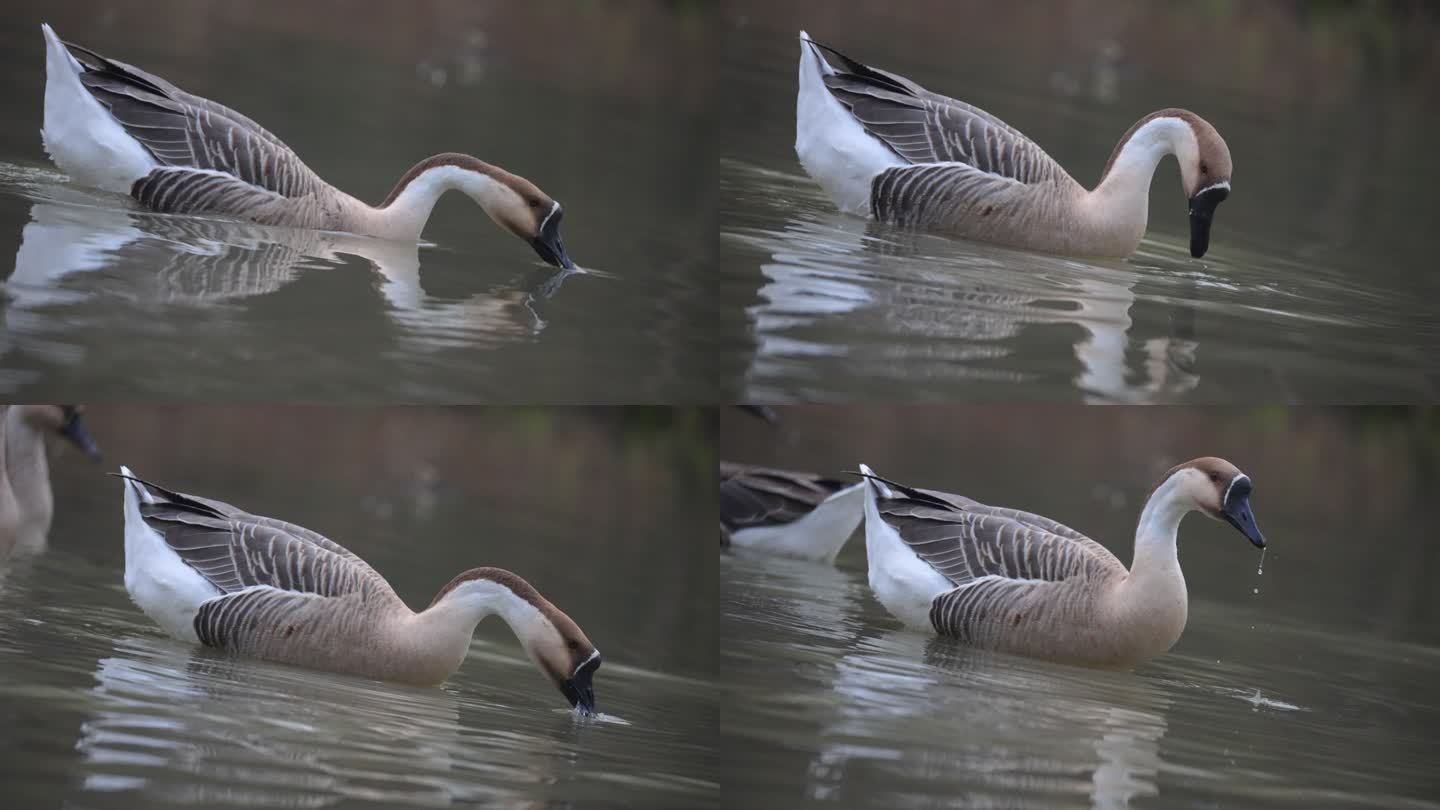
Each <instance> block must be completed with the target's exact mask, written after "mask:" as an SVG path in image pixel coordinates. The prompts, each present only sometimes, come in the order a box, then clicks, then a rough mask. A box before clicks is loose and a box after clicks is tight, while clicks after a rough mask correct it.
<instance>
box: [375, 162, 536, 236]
mask: <svg viewBox="0 0 1440 810" xmlns="http://www.w3.org/2000/svg"><path fill="white" fill-rule="evenodd" d="M470 161H471V162H467V164H466V165H464V166H461V165H457V164H455V163H444V162H435V161H434V159H431V160H427V161H422V162H421V163H419V164H417V165H416V166H415V167H414V168H412V169H411V170H410V171H409V172H406V174H405V176H404V177H403V178H401V179H400V182H399V183H397V184H396V186H395V189H394V190H393V191H391V192H390V196H389V197H387V198H386V199H385V201H384V202H383V203H381V204H380V206H379V207H378V208H376V209H375V211H376V215H377V217H378V219H379V220H380V223H379V225H380V227H379V228H377V229H376V230H378V231H380V232H381V233H379V234H377V235H382V236H385V237H388V238H394V239H419V238H420V233H421V231H423V230H424V228H425V223H426V222H427V221H429V219H430V214H431V212H432V211H433V210H434V208H435V202H436V200H439V199H440V197H441V196H442V195H444V194H445V192H447V191H461V192H464V193H465V195H466V196H468V197H470V198H471V199H473V200H475V202H476V203H477V204H479V206H480V207H481V208H482V209H484V211H485V213H486V214H488V215H489V216H490V217H491V219H496V214H497V212H499V211H500V210H502V208H503V207H504V205H505V203H506V202H507V201H508V199H509V197H511V196H513V192H511V191H510V189H509V187H507V186H506V185H505V184H504V183H501V182H500V181H498V180H496V179H495V178H494V177H492V176H491V175H490V174H489V173H487V172H486V171H484V170H482V167H486V164H484V163H481V162H480V161H479V160H475V159H474V158H471V159H470ZM497 221H499V220H498V219H497Z"/></svg>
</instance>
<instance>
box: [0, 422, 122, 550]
mask: <svg viewBox="0 0 1440 810" xmlns="http://www.w3.org/2000/svg"><path fill="white" fill-rule="evenodd" d="M83 411H84V409H83V408H82V407H80V406H79V405H9V406H6V408H5V412H4V414H3V416H0V433H3V442H0V466H3V474H0V488H3V489H4V490H5V494H4V496H0V511H3V512H6V513H7V514H4V515H0V526H3V527H5V528H4V533H5V534H7V535H8V536H9V537H10V538H12V539H11V542H10V543H9V544H7V545H11V546H12V547H20V548H24V549H30V550H38V549H40V548H43V547H44V545H45V537H46V535H48V534H49V533H50V522H51V520H52V519H53V518H54V515H55V496H54V493H53V492H52V491H51V489H50V460H49V457H48V455H47V452H48V451H47V448H48V444H49V439H50V437H52V436H59V437H61V438H63V439H65V440H67V441H69V442H71V443H72V444H74V445H75V446H76V447H78V448H80V450H81V451H82V452H84V453H85V455H87V456H89V457H90V458H91V460H94V461H99V460H100V448H99V446H98V445H96V443H95V440H94V439H93V438H91V437H90V431H89V429H88V428H87V427H86V425H85V420H84V418H83V416H82V413H83Z"/></svg>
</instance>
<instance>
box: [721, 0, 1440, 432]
mask: <svg viewBox="0 0 1440 810" xmlns="http://www.w3.org/2000/svg"><path fill="white" fill-rule="evenodd" d="M1295 8H1296V7H1294V6H1287V5H1283V4H1279V3H1275V4H1255V5H1247V6H1245V7H1244V8H1243V10H1242V9H1241V8H1240V7H1236V8H1234V9H1230V10H1225V9H1217V10H1214V12H1213V13H1210V14H1205V13H1201V12H1199V11H1198V10H1197V9H1194V8H1192V7H1189V6H1174V5H1172V4H1165V3H1138V4H1135V3H1129V4H1121V3H1100V4H1093V3H1072V4H1065V3H1062V4H1059V5H1058V7H1057V8H1056V9H1054V11H1055V13H1054V14H1051V15H1037V14H1034V13H1027V11H1026V10H1024V9H1022V8H1018V7H1017V8H1016V9H1013V10H1001V9H995V8H993V7H992V6H991V5H990V4H981V3H954V4H945V3H917V4H913V5H911V6H910V7H908V8H907V9H906V10H905V12H903V13H895V14H890V13H889V11H888V6H882V5H881V4H865V5H860V6H857V7H855V8H854V9H852V10H851V13H847V14H843V15H842V14H827V13H822V12H820V11H819V10H817V9H816V8H814V7H813V6H809V5H807V4H804V3H778V4H777V3H764V4H761V3H739V4H737V5H734V6H733V7H732V9H731V13H730V14H729V15H727V18H726V26H727V28H726V34H727V38H726V40H725V46H724V58H723V60H722V65H721V86H722V87H724V88H725V92H726V94H727V95H726V100H727V103H728V107H727V109H728V110H729V113H728V115H727V116H726V121H727V123H726V125H725V126H726V129H725V132H726V137H725V138H724V139H723V144H724V145H723V147H722V163H721V175H720V187H721V191H720V196H721V215H720V230H721V239H720V255H721V258H720V273H721V284H722V293H721V300H722V301H723V302H724V312H725V315H724V316H723V321H722V323H723V327H722V330H723V333H724V335H723V337H724V340H725V345H726V347H727V349H726V351H725V353H724V355H723V357H724V362H725V363H727V364H731V363H732V361H733V360H735V359H736V358H735V354H736V353H737V352H738V353H740V355H741V356H740V358H739V359H738V362H734V363H733V364H731V365H727V366H726V373H727V376H728V377H729V378H730V379H732V380H736V381H738V382H736V383H735V390H736V391H737V395H738V396H740V397H741V398H746V399H750V400H756V401H839V400H896V399H903V400H918V399H925V400H952V401H953V400H956V399H967V400H1014V399H1025V400H1027V401H1035V400H1046V401H1089V402H1141V403H1151V402H1161V403H1163V402H1212V403H1224V402H1251V401H1255V400H1257V399H1258V400H1262V401H1293V402H1394V401H1418V400H1426V399H1433V398H1434V397H1435V396H1436V394H1437V391H1440V366H1437V364H1436V363H1435V361H1434V356H1435V352H1436V349H1437V348H1440V318H1437V317H1436V308H1435V306H1434V301H1435V300H1436V299H1437V295H1440V286H1437V284H1440V281H1437V279H1436V276H1435V274H1434V273H1433V272H1431V266H1432V265H1433V249H1432V245H1433V239H1432V238H1431V237H1430V236H1429V230H1430V228H1431V224H1432V223H1431V220H1432V219H1433V217H1432V216H1431V211H1432V210H1433V206H1432V205H1430V204H1429V203H1428V202H1426V201H1425V197H1426V192H1425V189H1426V188H1429V187H1432V186H1433V185H1434V184H1435V183H1436V182H1440V162H1437V161H1436V158H1435V155H1434V152H1433V150H1431V149H1429V148H1428V146H1427V145H1426V142H1425V140H1424V137H1423V136H1422V135H1421V133H1422V132H1424V131H1426V130H1429V129H1433V128H1435V127H1436V126H1440V119H1437V118H1436V117H1435V112H1434V108H1433V105H1430V104H1428V103H1426V102H1425V101H1424V99H1426V98H1429V97H1431V96H1433V92H1432V91H1433V86H1434V85H1433V79H1432V78H1431V77H1433V75H1434V69H1435V63H1436V59H1435V57H1434V53H1435V52H1434V49H1433V42H1434V37H1433V36H1431V37H1429V38H1428V39H1423V38H1421V37H1420V36H1419V35H1418V34H1414V35H1413V36H1412V35H1410V34H1407V33H1406V32H1407V31H1412V32H1413V31H1414V30H1416V29H1412V28H1410V27H1408V26H1407V25H1406V24H1404V23H1403V22H1394V21H1385V20H1381V21H1378V22H1376V23H1375V27H1374V28H1367V27H1366V26H1367V25H1368V23H1366V22H1365V21H1363V20H1359V21H1357V20H1355V19H1351V18H1349V17H1347V16H1346V14H1345V13H1344V12H1337V13H1336V17H1337V18H1338V19H1333V20H1332V19H1330V18H1328V17H1327V16H1326V15H1325V14H1319V13H1317V14H1316V15H1313V16H1311V17H1307V16H1306V15H1304V14H1302V13H1300V12H1297V11H1295ZM1356 13H1357V14H1361V12H1356ZM799 28H808V29H809V31H810V33H811V34H812V35H813V36H815V37H816V38H817V39H821V40H822V41H826V42H828V43H829V44H832V45H834V46H836V47H838V48H840V49H841V50H842V51H844V52H846V53H848V54H849V55H851V56H854V57H855V58H858V59H861V60H862V61H865V62H868V63H869V64H872V65H875V66H878V67H881V68H886V69H890V70H893V71H895V72H898V73H900V74H902V75H905V76H908V77H910V78H911V79H914V80H915V81H917V82H919V83H920V84H922V85H924V86H925V87H927V88H928V89H930V90H933V91H936V92H940V93H943V94H946V95H951V96H954V97H957V98H960V99H962V100H965V101H968V102H971V103H974V104H977V105H979V106H980V107H982V108H983V109H986V110H987V111H989V112H991V113H994V114H996V115H998V116H1000V117H1001V118H1002V119H1004V120H1005V121H1006V122H1007V123H1009V124H1011V125H1013V126H1016V127H1017V128H1019V129H1020V130H1021V131H1023V132H1025V133H1026V134H1027V135H1029V136H1030V137H1032V138H1033V139H1034V140H1036V141H1037V142H1038V143H1039V144H1040V145H1041V146H1042V147H1044V148H1045V149H1046V150H1047V151H1048V152H1049V153H1050V154H1051V155H1052V156H1053V157H1054V158H1055V159H1056V160H1057V161H1059V162H1060V164H1061V165H1062V166H1064V167H1065V168H1066V169H1067V170H1068V171H1070V173H1071V174H1072V175H1073V176H1075V177H1076V178H1077V179H1078V180H1079V181H1080V182H1081V183H1082V184H1084V185H1086V186H1087V187H1089V186H1093V185H1094V183H1095V180H1096V178H1097V177H1098V176H1099V174H1100V169H1101V167H1102V166H1103V165H1104V162H1105V159H1106V158H1107V157H1108V156H1109V154H1110V151H1111V149H1112V148H1113V146H1114V144H1115V142H1116V140H1117V139H1118V138H1119V137H1120V135H1121V134H1122V133H1124V132H1125V131H1126V129H1127V128H1128V127H1129V126H1130V124H1131V123H1133V122H1134V121H1135V120H1136V119H1138V118H1139V117H1140V116H1141V115H1143V114H1145V113H1147V112H1150V111H1151V110H1155V109H1160V108H1163V107H1169V106H1183V107H1188V108H1190V109H1193V110H1195V111H1197V112H1199V113H1200V114H1202V115H1203V116H1205V117H1207V118H1208V119H1209V120H1210V121H1211V122H1212V123H1214V124H1215V125H1216V126H1217V128H1218V129H1219V130H1220V132H1221V133H1222V135H1223V136H1224V137H1225V139H1226V140H1227V142H1228V143H1229V146H1230V149H1231V151H1232V153H1233V155H1234V161H1235V174H1234V181H1233V182H1234V191H1233V193H1232V195H1231V197H1230V199H1229V200H1227V201H1226V202H1225V203H1224V204H1223V205H1222V206H1221V207H1220V209H1219V212H1218V214H1217V215H1216V223H1215V227H1214V231H1213V233H1212V241H1211V249H1210V252H1209V253H1208V254H1207V255H1206V256H1205V257H1204V258H1203V259H1201V260H1194V259H1191V258H1190V256H1189V251H1188V240H1189V234H1188V229H1187V224H1186V219H1185V217H1186V206H1185V200H1184V197H1183V195H1182V193H1181V191H1180V188H1179V182H1178V172H1177V171H1176V168H1175V163H1174V161H1173V160H1166V161H1164V162H1162V163H1161V165H1160V166H1159V168H1158V170H1157V172H1156V177H1155V180H1154V183H1153V185H1152V188H1151V205H1150V228H1149V232H1148V234H1147V237H1146V239H1145V241H1144V243H1143V244H1142V245H1141V247H1140V249H1139V251H1138V252H1137V253H1136V254H1135V255H1133V256H1131V257H1130V258H1128V259H1126V260H1078V259H1069V258H1062V257H1054V256H1047V255H1041V254H1035V253H1030V252H1026V251H1020V250H1012V249H1006V248H998V247H994V246H989V245H984V244H980V243H975V242H968V241H965V240H960V239H953V238H946V237H941V236H933V235H921V234H916V233H912V232H907V231H904V230H901V229H897V228H894V227H890V226H885V225H879V224H876V223H870V222H866V221H865V220H862V219H859V218H856V217H852V216H847V215H841V214H839V213H837V211H836V209H835V207H834V205H833V203H831V201H830V200H829V198H828V196H827V195H826V194H825V193H824V191H823V190H822V189H821V188H820V187H819V186H818V185H817V184H816V183H814V182H813V181H812V180H810V179H809V178H808V177H806V176H805V173H804V171H803V169H802V168H801V167H800V165H799V163H798V161H797V159H796V157H795V153H794V146H793V144H794V139H795V129H794V127H795V107H794V103H795V82H796V78H795V76H796V63H797V61H798V53H799V51H798V45H797V42H796V39H795V37H796V31H797V30H798V29H799ZM1418 30H1426V29H1424V28H1423V27H1422V28H1420V29H1418ZM1377 31H1378V32H1381V33H1375V32H1377ZM1372 36H1373V37H1380V38H1383V42H1382V41H1372V39H1371V37H1372ZM1220 40H1223V41H1227V42H1231V41H1237V40H1243V41H1246V42H1261V43H1266V47H1265V48H1263V49H1260V50H1257V51H1255V52H1251V51H1245V54H1246V57H1245V58H1243V59H1241V58H1235V59H1219V60H1182V61H1183V62H1184V64H1177V63H1176V61H1175V60H1174V59H1173V54H1174V53H1177V52H1180V53H1194V52H1196V51H1197V50H1203V49H1204V47H1205V46H1204V45H1203V44H1202V43H1207V42H1214V41H1220ZM1407 49H1408V50H1407ZM1417 50H1418V53H1417V52H1416V51H1417ZM1337 52H1338V53H1340V54H1343V56H1337V55H1336V54H1337ZM1367 55H1370V56H1371V57H1372V58H1369V59H1368V60H1367ZM1322 76H1323V77H1324V78H1323V79H1320V78H1319V77H1322ZM1317 82H1320V83H1323V85H1324V86H1323V89H1317V88H1316V87H1315V85H1316V83H1317ZM1322 122H1323V123H1322Z"/></svg>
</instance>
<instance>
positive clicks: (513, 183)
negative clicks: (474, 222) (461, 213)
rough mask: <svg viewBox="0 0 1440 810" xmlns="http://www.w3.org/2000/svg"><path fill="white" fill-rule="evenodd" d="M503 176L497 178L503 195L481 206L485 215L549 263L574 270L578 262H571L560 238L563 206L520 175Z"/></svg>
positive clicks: (507, 173) (504, 173)
mask: <svg viewBox="0 0 1440 810" xmlns="http://www.w3.org/2000/svg"><path fill="white" fill-rule="evenodd" d="M503 175H504V177H503V179H501V178H497V179H499V181H500V184H501V187H502V188H503V189H504V192H502V193H501V194H498V195H494V196H493V198H491V199H489V200H487V201H485V202H482V203H481V206H482V207H483V208H484V209H485V213H487V214H489V215H490V218H491V219H493V220H495V223H496V224H497V225H499V226H500V227H502V228H504V229H505V230H507V231H509V232H510V233H513V234H515V236H517V237H519V238H520V239H522V240H524V241H525V242H526V243H527V244H529V245H530V247H531V249H533V250H534V251H535V252H536V253H537V254H539V256H540V258H541V259H544V260H545V262H546V263H547V264H551V265H554V266H555V267H563V268H566V269H571V270H573V269H574V268H575V263H574V262H572V261H570V257H569V256H568V255H567V254H566V253H565V243H564V242H563V241H561V239H560V220H561V219H562V218H563V217H564V216H565V211H564V209H562V208H561V207H560V203H558V202H556V201H554V200H552V199H551V198H550V195H548V194H546V193H545V192H543V191H541V190H540V189H539V187H538V186H536V185H535V184H534V183H531V182H530V181H529V180H526V179H525V178H523V177H520V176H519V175H514V174H510V173H509V172H503Z"/></svg>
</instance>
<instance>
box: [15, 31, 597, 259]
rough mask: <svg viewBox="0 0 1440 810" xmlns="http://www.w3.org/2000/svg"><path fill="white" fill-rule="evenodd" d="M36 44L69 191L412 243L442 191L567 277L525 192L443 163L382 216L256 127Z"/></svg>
mask: <svg viewBox="0 0 1440 810" xmlns="http://www.w3.org/2000/svg"><path fill="white" fill-rule="evenodd" d="M41 29H42V31H43V33H44V35H45V74H46V80H45V121H44V128H43V129H42V130H41V137H42V139H43V141H44V145H45V151H46V152H47V153H48V154H49V155H50V158H51V160H53V161H54V162H55V165H56V166H57V167H58V168H59V169H60V170H61V171H63V172H65V173H66V174H68V175H69V176H70V177H71V179H73V180H74V181H75V182H77V183H80V184H83V185H87V186H91V187H93V188H98V189H103V190H106V191H113V192H117V193H120V194H127V195H129V196H131V197H133V198H134V199H135V200H136V201H138V202H139V203H140V204H142V205H144V206H146V207H147V208H151V209H154V210H157V211H162V212H169V213H181V214H205V215H215V216H223V217H232V218H236V219H243V220H247V221H250V222H256V223H259V224H262V225H281V226H290V227H297V228H314V229H321V230H331V231H344V232H348V233H358V234H363V235H366V236H375V237H380V238H385V239H402V240H410V241H414V240H416V239H418V238H419V237H420V232H421V230H422V229H423V228H424V226H425V222H426V220H428V219H429V217H430V211H431V209H432V208H433V207H434V205H435V201H436V200H437V199H439V197H440V196H441V195H442V194H444V193H445V192H446V191H449V190H452V189H453V190H458V191H461V192H464V193H465V194H466V195H468V196H469V197H471V198H472V199H474V200H475V201H476V202H477V203H478V204H479V205H480V207H481V208H482V209H483V210H484V211H485V213H486V214H488V215H489V216H490V218H491V219H493V220H494V221H495V222H496V224H498V225H500V226H501V227H503V228H505V229H506V230H507V231H510V232H511V233H512V234H514V235H515V236H517V237H519V238H520V239H522V240H524V241H525V242H527V243H528V244H529V245H530V246H531V247H532V248H533V249H534V250H535V251H536V253H538V254H539V255H540V257H541V258H542V259H544V260H545V261H546V262H549V263H550V264H553V265H556V266H558V267H574V264H573V263H572V262H571V261H570V258H569V256H568V255H566V252H565V246H564V243H563V242H562V240H561V239H560V230H559V228H560V221H561V218H562V211H561V208H560V204H559V203H557V202H555V201H554V200H553V199H551V198H550V197H549V196H547V195H546V194H545V193H544V192H543V191H541V190H540V189H539V188H537V187H536V186H535V185H534V184H533V183H531V182H530V181H528V180H526V179H525V178H523V177H520V176H518V175H515V174H511V173H510V172H507V171H505V170H504V169H501V168H500V167H498V166H494V165H491V164H489V163H485V162H484V161H481V160H479V159H477V158H474V157H471V156H469V155H464V154H459V153H454V152H447V153H444V154H440V155H435V156H433V157H430V158H427V159H426V160H423V161H421V162H420V163H418V164H416V165H415V166H414V167H412V168H411V169H410V171H408V172H407V173H406V174H405V175H404V176H403V177H402V178H401V179H400V182H399V183H397V184H396V186H395V188H394V190H393V191H391V192H390V195H389V196H388V197H387V198H386V199H385V201H384V202H382V203H381V204H380V205H379V206H371V205H368V204H366V203H364V202H362V201H360V200H358V199H356V198H354V197H352V196H350V195H349V194H346V193H345V192H343V191H340V190H339V189H337V188H335V187H334V186H332V185H330V184H329V183H326V182H325V181H324V180H322V179H321V178H320V177H319V175H317V174H315V172H313V171H311V169H310V167H308V166H306V165H305V163H304V161H302V160H301V159H300V158H299V156H298V155H296V154H295V153H294V152H293V151H292V150H291V149H290V148H289V147H288V146H286V145H285V143H284V142H283V141H281V140H280V139H279V138H277V137H276V136H275V135H273V134H271V133H270V132H269V131H267V130H266V129H265V128H264V127H262V126H260V125H259V124H257V123H256V122H254V121H252V120H251V119H249V118H247V117H245V116H244V115H241V114H240V113H238V112H236V111H234V110H231V109H229V108H228V107H225V106H223V105H221V104H217V103H216V102H214V101H211V100H209V99H206V98H202V97H200V96H196V95H193V94H190V93H187V92H185V91H184V90H181V89H180V88H179V87H176V86H175V85H174V84H171V83H170V82H168V81H166V80H165V79H162V78H160V77H159V76H155V75H153V74H151V73H147V72H145V71H143V70H141V69H139V68H136V67H133V66H131V65H127V64H125V63H124V62H120V61H117V60H114V59H109V58H106V57H104V56H101V55H100V54H98V53H95V52H94V51H91V50H88V49H86V48H82V47H80V46H77V45H73V44H68V43H65V42H62V41H61V40H60V38H59V37H58V36H57V35H56V34H55V31H54V30H53V29H51V28H50V26H49V25H42V26H41Z"/></svg>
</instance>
